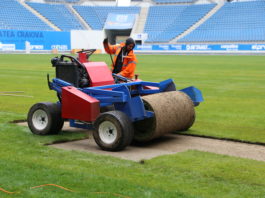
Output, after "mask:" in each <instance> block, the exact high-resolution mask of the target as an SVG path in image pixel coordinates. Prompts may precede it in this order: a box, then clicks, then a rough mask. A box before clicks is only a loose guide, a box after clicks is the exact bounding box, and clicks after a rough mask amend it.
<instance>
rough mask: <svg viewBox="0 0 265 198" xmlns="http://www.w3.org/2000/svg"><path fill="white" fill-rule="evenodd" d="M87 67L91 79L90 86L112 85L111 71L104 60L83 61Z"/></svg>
mask: <svg viewBox="0 0 265 198" xmlns="http://www.w3.org/2000/svg"><path fill="white" fill-rule="evenodd" d="M83 64H84V65H85V67H86V69H87V72H88V74H89V77H90V80H91V84H90V86H91V87H96V86H103V85H112V84H114V79H113V77H112V73H111V71H110V69H109V68H108V66H107V65H106V63H104V62H87V63H83Z"/></svg>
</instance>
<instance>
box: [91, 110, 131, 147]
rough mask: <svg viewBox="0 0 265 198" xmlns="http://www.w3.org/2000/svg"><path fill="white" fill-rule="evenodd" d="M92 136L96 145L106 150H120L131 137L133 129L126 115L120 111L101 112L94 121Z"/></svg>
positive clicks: (128, 142) (127, 143) (129, 141)
mask: <svg viewBox="0 0 265 198" xmlns="http://www.w3.org/2000/svg"><path fill="white" fill-rule="evenodd" d="M94 126H95V131H94V132H93V136H94V139H95V142H96V143H97V145H98V146H99V147H100V148H101V149H103V150H106V151H120V150H123V149H124V148H125V147H126V146H128V145H129V144H130V143H131V142H132V139H133V135H134V131H133V126H132V123H131V121H130V120H129V118H128V116H127V115H126V114H124V113H123V112H120V111H109V112H105V113H102V114H101V115H100V116H99V117H98V118H97V120H96V121H95V123H94Z"/></svg>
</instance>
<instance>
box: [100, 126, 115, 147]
mask: <svg viewBox="0 0 265 198" xmlns="http://www.w3.org/2000/svg"><path fill="white" fill-rule="evenodd" d="M98 132H99V137H100V139H101V140H102V141H103V142H104V143H106V144H111V143H113V142H114V141H115V140H116V138H117V134H118V133H117V128H116V126H115V125H114V124H113V123H112V122H110V121H104V122H102V123H101V124H100V125H99V129H98Z"/></svg>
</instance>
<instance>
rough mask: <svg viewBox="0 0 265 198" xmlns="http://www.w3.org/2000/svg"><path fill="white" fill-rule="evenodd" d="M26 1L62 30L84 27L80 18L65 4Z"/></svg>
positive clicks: (81, 28)
mask: <svg viewBox="0 0 265 198" xmlns="http://www.w3.org/2000/svg"><path fill="white" fill-rule="evenodd" d="M26 3H27V4H28V5H29V6H30V7H32V8H33V9H35V10H36V11H38V12H39V13H40V14H41V15H43V16H44V17H45V18H47V19H48V20H49V21H51V22H52V23H53V24H54V25H56V26H57V27H58V28H60V29H61V30H62V31H70V30H83V29H84V28H83V27H82V25H81V23H80V22H79V20H78V19H77V18H76V17H75V16H74V15H73V14H72V13H71V12H70V10H69V9H68V8H67V6H66V5H65V4H48V3H33V2H26Z"/></svg>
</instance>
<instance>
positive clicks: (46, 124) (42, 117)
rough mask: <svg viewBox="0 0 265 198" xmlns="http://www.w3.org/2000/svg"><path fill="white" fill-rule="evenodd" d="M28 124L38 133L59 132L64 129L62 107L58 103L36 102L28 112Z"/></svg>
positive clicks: (33, 131)
mask: <svg viewBox="0 0 265 198" xmlns="http://www.w3.org/2000/svg"><path fill="white" fill-rule="evenodd" d="M27 121H28V126H29V128H30V130H31V132H32V133H34V134H37V135H48V134H57V133H59V131H60V130H61V129H62V127H63V124H64V120H63V118H62V117H61V108H60V106H59V105H57V104H56V103H48V102H47V103H36V104H34V105H33V106H32V107H31V108H30V110H29V112H28V118H27Z"/></svg>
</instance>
